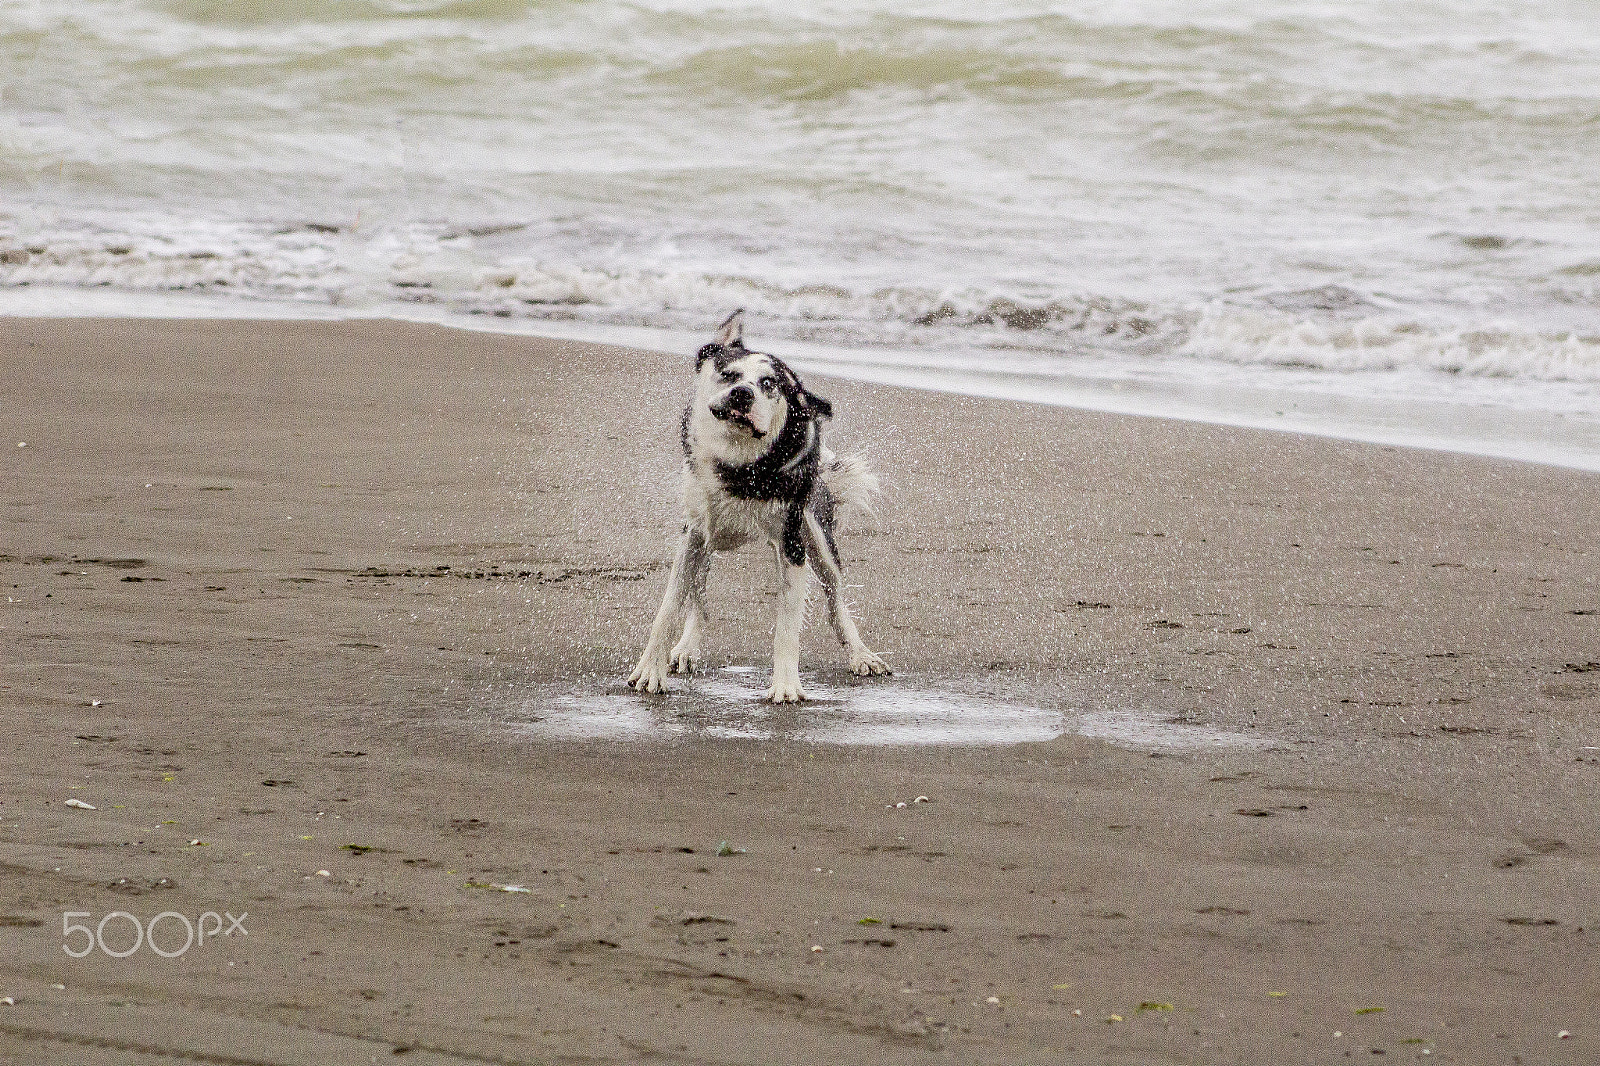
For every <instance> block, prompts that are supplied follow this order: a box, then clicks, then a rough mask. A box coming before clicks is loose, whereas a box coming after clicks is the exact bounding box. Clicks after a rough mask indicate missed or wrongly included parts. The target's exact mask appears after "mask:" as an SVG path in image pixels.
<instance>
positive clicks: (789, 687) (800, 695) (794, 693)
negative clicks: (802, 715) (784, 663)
mask: <svg viewBox="0 0 1600 1066" xmlns="http://www.w3.org/2000/svg"><path fill="white" fill-rule="evenodd" d="M761 698H762V699H764V700H768V701H770V702H772V703H803V702H805V701H806V700H807V699H809V698H810V697H809V696H807V695H806V690H805V689H803V688H801V687H800V679H799V678H798V677H796V678H791V679H789V680H784V681H780V680H779V679H778V678H777V677H774V678H773V679H772V687H771V688H769V689H767V691H766V693H765V694H763V695H762V697H761Z"/></svg>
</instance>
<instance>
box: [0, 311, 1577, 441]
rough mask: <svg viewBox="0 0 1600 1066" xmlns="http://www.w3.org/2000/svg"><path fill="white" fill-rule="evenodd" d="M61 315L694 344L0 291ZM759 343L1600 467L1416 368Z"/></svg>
mask: <svg viewBox="0 0 1600 1066" xmlns="http://www.w3.org/2000/svg"><path fill="white" fill-rule="evenodd" d="M63 305H64V306H65V311H63V310H62V306H63ZM52 308H54V310H53V311H52V310H51V309H52ZM63 314H64V315H65V317H69V318H73V317H82V318H128V319H130V320H135V321H137V320H141V319H150V320H161V319H184V318H200V319H207V320H213V321H249V320H254V319H262V320H266V321H283V322H293V321H311V322H319V321H336V322H366V321H370V322H408V323H412V324H418V325H434V326H440V327H443V328H446V329H459V330H463V331H467V332H483V333H490V334H497V335H504V336H516V337H536V338H543V339H547V340H565V341H577V342H580V343H588V344H609V345H622V346H626V347H633V348H638V349H640V350H645V351H651V352H655V353H658V354H663V355H669V356H670V355H681V354H682V353H686V352H692V351H693V350H694V349H695V347H696V346H697V345H698V344H699V342H700V341H701V340H703V338H702V337H701V336H700V334H699V333H695V332H690V331H682V330H669V329H656V328H649V327H639V326H612V325H605V324H599V323H585V322H576V321H574V322H563V321H559V320H541V319H529V320H514V319H501V318H494V317H491V316H482V315H471V314H466V313H462V312H453V311H449V310H443V309H439V308H429V307H428V306H427V305H406V304H384V305H379V306H376V307H373V308H343V309H342V308H336V307H327V306H324V305H316V304H307V303H297V302H294V301H288V300H277V301H273V300H256V299H254V298H239V297H229V296H221V295H204V296H197V295H194V294H190V293H177V294H174V293H143V292H121V291H118V292H101V291H98V290H94V289H53V288H46V287H33V286H30V287H29V291H26V292H24V291H21V290H17V289H12V290H5V291H0V318H30V317H44V318H50V317H60V316H62V315H63ZM758 343H760V342H759V341H758ZM768 347H769V348H772V349H774V350H776V351H777V352H778V354H780V355H783V356H784V357H785V358H786V359H788V361H790V362H792V363H794V364H795V365H796V366H798V367H801V368H802V369H805V370H807V371H808V372H810V373H816V374H824V375H827V376H829V377H833V378H846V379H849V380H854V381H862V382H868V383H876V384H881V385H895V386H902V387H909V388H917V389H923V390H931V391H937V392H946V393H951V394H955V395H961V396H968V397H979V398H988V399H1001V400H1009V401H1013V402H1019V403H1035V404H1043V405H1048V406H1057V407H1068V408H1073V409H1077V410H1084V411H1096V412H1102V413H1108V414H1123V415H1133V416H1138V417H1147V418H1168V419H1175V420H1179V421H1186V422H1197V423H1201V424H1205V425H1218V426H1230V427H1235V428H1247V429H1263V430H1269V431H1273V432H1282V433H1291V434H1301V435H1306V436H1314V437H1321V438H1326V439H1330V440H1343V441H1353V442H1358V443H1364V444H1375V445H1382V446H1392V447H1401V448H1414V449H1420V450H1426V451H1442V452H1449V453H1454V454H1462V455H1476V456H1484V457H1488V458H1495V459H1507V460H1511V461H1515V462H1525V463H1533V464H1537V465H1544V466H1555V467H1560V468H1563V469H1572V470H1583V471H1587V472H1600V410H1582V409H1570V410H1557V409H1545V408H1538V409H1535V408H1527V407H1517V406H1515V405H1507V404H1505V402H1504V399H1503V398H1502V397H1495V396H1494V395H1492V392H1493V386H1490V385H1487V384H1485V383H1484V382H1482V381H1478V380H1475V379H1465V381H1464V382H1463V381H1461V380H1453V379H1450V378H1447V377H1444V376H1440V377H1437V378H1425V377H1422V376H1419V375H1418V374H1416V373H1415V372H1412V373H1408V374H1399V373H1395V372H1389V373H1388V376H1387V378H1384V379H1380V378H1379V377H1378V376H1377V375H1379V374H1382V373H1383V372H1375V371H1361V372H1347V373H1341V372H1334V371H1319V372H1314V373H1313V372H1309V371H1303V370H1302V371H1293V370H1289V369H1286V368H1273V367H1251V366H1234V365H1227V364H1215V365H1200V364H1195V365H1192V366H1191V365H1188V364H1186V363H1185V362H1184V361H1182V360H1175V359H1170V358H1169V359H1167V360H1165V361H1163V362H1160V363H1149V362H1141V361H1139V360H1137V359H1132V360H1120V361H1119V360H1116V359H1105V358H1098V357H1097V358H1094V359H1089V360H1086V361H1083V362H1081V363H1077V364H1069V363H1067V362H1066V361H1065V360H1061V359H1057V358H1039V357H1021V358H1008V357H1007V356H1005V355H1004V354H1003V353H996V352H989V351H972V352H967V353H959V352H948V351H941V350H918V349H897V348H890V347H881V346H868V347H863V348H856V349H851V348H846V347H842V346H838V345H833V344H817V343H813V342H805V341H790V340H772V341H771V342H770V343H768ZM974 361H982V362H984V363H987V364H988V365H989V367H990V368H991V369H988V370H979V369H974V368H973V367H972V365H971V364H972V363H973V362H974ZM1041 367H1048V372H1041V369H1040V368H1041ZM1369 374H1370V375H1373V376H1371V377H1368V376H1367V375H1369ZM1217 375H1222V380H1221V381H1220V383H1218V382H1217V381H1216V380H1215V379H1216V376H1217ZM1207 378H1211V379H1213V380H1211V381H1209V382H1208V381H1207V380H1206V379H1207ZM1255 378H1261V379H1264V380H1254V379H1255ZM1247 379H1249V380H1247ZM1463 384H1465V385H1469V386H1471V388H1469V389H1467V390H1466V391H1463V392H1462V393H1461V394H1460V395H1457V396H1454V397H1449V396H1445V397H1440V396H1428V395H1423V394H1420V393H1419V392H1418V391H1417V390H1419V389H1426V388H1428V387H1433V388H1439V387H1446V386H1448V387H1453V388H1460V387H1461V386H1462V385H1463ZM1501 387H1502V388H1503V386H1501ZM1519 387H1522V388H1525V389H1526V388H1529V387H1531V388H1534V389H1536V390H1543V391H1544V392H1545V393H1546V394H1547V396H1548V395H1550V394H1553V393H1555V392H1556V391H1557V389H1556V387H1554V386H1553V383H1537V382H1535V383H1522V385H1520V386H1519ZM1408 390H1409V391H1410V392H1411V394H1410V395H1407V394H1406V393H1407V391H1408Z"/></svg>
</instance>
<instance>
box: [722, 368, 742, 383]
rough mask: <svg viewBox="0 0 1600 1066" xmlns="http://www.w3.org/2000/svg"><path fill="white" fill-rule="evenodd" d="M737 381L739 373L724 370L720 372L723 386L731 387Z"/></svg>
mask: <svg viewBox="0 0 1600 1066" xmlns="http://www.w3.org/2000/svg"><path fill="white" fill-rule="evenodd" d="M738 380H739V372H738V371H737V370H724V371H723V372H722V383H723V384H724V385H732V384H733V383H734V382H735V381H738Z"/></svg>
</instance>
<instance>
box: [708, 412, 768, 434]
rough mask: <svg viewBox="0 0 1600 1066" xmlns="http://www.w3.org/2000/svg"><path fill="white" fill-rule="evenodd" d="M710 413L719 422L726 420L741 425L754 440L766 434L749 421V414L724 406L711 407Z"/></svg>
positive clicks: (731, 423)
mask: <svg viewBox="0 0 1600 1066" xmlns="http://www.w3.org/2000/svg"><path fill="white" fill-rule="evenodd" d="M711 415H712V417H713V418H715V419H717V420H718V421H719V422H727V423H729V424H730V425H735V426H740V427H742V428H743V429H744V430H745V432H747V433H749V434H750V435H751V436H752V437H754V438H755V439H756V440H760V439H761V438H762V437H765V436H766V434H765V433H763V432H761V431H760V430H759V429H757V428H756V424H755V423H754V422H752V421H750V416H749V415H747V414H745V413H744V412H743V411H732V410H729V409H728V408H725V407H713V408H712V409H711Z"/></svg>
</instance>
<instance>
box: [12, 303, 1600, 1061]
mask: <svg viewBox="0 0 1600 1066" xmlns="http://www.w3.org/2000/svg"><path fill="white" fill-rule="evenodd" d="M687 363H688V360H687V357H686V358H685V359H683V360H674V359H670V358H666V357H662V356H658V355H653V354H648V353H641V352H636V351H628V350H623V349H617V348H607V347H598V346H588V345H581V344H575V343H567V342H553V341H540V340H532V339H528V338H517V337H505V336H496V335H492V334H479V333H470V332H452V331H447V330H443V329H436V328H429V327H420V326H410V325H404V324H395V323H383V322H352V323H283V322H274V323H219V322H186V321H167V322H128V321H43V320H17V319H10V320H4V321H3V322H0V376H3V380H4V381H5V388H4V389H3V390H0V414H3V421H4V425H5V426H6V433H7V439H6V440H5V441H3V442H0V443H3V445H4V447H3V448H0V464H3V466H0V484H3V486H4V491H3V493H0V582H3V584H4V587H5V595H6V601H5V603H4V605H3V607H4V612H3V614H0V706H3V707H4V708H5V711H6V720H7V721H8V722H9V723H11V725H12V729H11V736H12V741H11V744H10V747H9V750H8V751H7V753H6V754H5V756H4V763H3V765H4V773H0V944H3V949H0V997H7V996H9V997H11V998H12V999H13V1000H14V1001H15V1002H14V1003H13V1004H11V1005H5V1004H0V1057H7V1058H8V1059H13V1060H16V1061H23V1062H34V1061H38V1062H63V1063H68V1062H70V1063H102V1062H104V1063H111V1062H116V1063H121V1062H139V1063H147V1062H148V1063H158V1062H163V1061H171V1060H173V1059H176V1058H181V1059H183V1060H185V1061H199V1062H215V1063H240V1062H244V1063H256V1062H264V1063H318V1064H321V1063H335V1062H341V1063H342V1062H371V1061H388V1060H389V1058H391V1057H392V1056H394V1055H395V1054H397V1053H401V1052H406V1054H405V1055H404V1057H403V1061H406V1062H455V1061H494V1062H530V1063H533V1062H540V1063H544V1062H565V1061H579V1060H582V1061H589V1062H611V1061H634V1060H644V1059H655V1060H661V1061H674V1062H719V1063H721V1062H731V1063H771V1062H838V1063H864V1062H872V1063H895V1062H907V1063H912V1062H916V1063H921V1062H929V1061H948V1062H957V1063H965V1062H985V1063H987V1062H1008V1063H1009V1062H1036V1061H1068V1062H1110V1063H1166V1062H1171V1063H1263V1064H1265V1063H1281V1062H1343V1061H1347V1060H1348V1059H1351V1058H1355V1059H1370V1058H1372V1057H1373V1056H1375V1055H1377V1054H1378V1053H1382V1054H1383V1055H1387V1056H1400V1057H1403V1058H1405V1059H1407V1060H1423V1059H1426V1061H1431V1062H1467V1063H1480V1062H1506V1063H1511V1062H1517V1061H1522V1062H1530V1063H1532V1062H1574V1063H1577V1062H1586V1061H1595V1060H1596V1059H1597V1058H1600V1027H1597V1026H1596V1023H1595V1021H1594V1016H1595V1011H1594V1004H1595V1003H1596V1002H1597V1001H1600V961H1597V958H1600V956H1597V948H1600V902H1597V901H1600V876H1597V872H1600V865H1597V863H1600V819H1597V814H1600V614H1597V613H1596V612H1597V611H1600V554H1597V552H1600V549H1596V547H1595V545H1594V531H1595V530H1596V529H1597V528H1600V477H1597V476H1595V475H1593V474H1585V473H1580V472H1574V471H1567V470H1560V469H1555V468H1544V467H1538V466H1531V465H1521V464H1516V463H1510V462H1503V461H1497V460H1487V459H1475V458H1471V457H1465V456H1459V455H1446V454H1441V453H1431V452H1422V451H1408V450H1403V449H1401V450H1396V449H1390V448H1380V447H1374V446H1368V445H1358V444H1344V443H1339V442H1334V441H1328V440H1318V439H1311V438H1303V437H1295V436H1291V435H1286V434H1273V433H1269V432H1261V431H1251V430H1238V429H1226V428H1220V427H1214V426H1203V425H1197V424H1189V423H1181V422H1168V421H1162V420H1155V419H1141V418H1131V417H1123V416H1114V415H1102V414H1088V413H1083V412H1078V411H1072V410H1067V409H1060V408H1046V407H1030V406H1025V405H1017V404H1009V403H1004V402H999V401H987V400H969V399H963V398H960V397H953V396H944V395H932V394H921V393H916V392H912V391H905V390H898V389H894V388H888V387H876V386H864V385H858V384H852V383H847V382H840V381H825V380H813V381H812V382H811V384H812V385H813V387H814V388H815V390H816V391H818V392H820V393H822V394H823V395H825V396H827V397H828V398H829V399H831V400H832V401H833V402H834V404H835V406H836V408H837V409H838V412H839V416H838V418H837V419H836V421H835V424H834V425H833V427H832V429H831V430H830V434H831V436H830V442H831V443H832V444H833V445H834V446H835V447H836V448H839V449H850V448H852V447H860V448H864V449H866V450H867V451H868V452H869V453H870V454H871V455H872V456H873V457H874V459H875V461H876V462H877V464H878V466H879V467H880V468H881V470H882V472H883V475H884V480H885V484H886V488H887V490H888V492H887V496H886V500H885V505H884V509H883V515H882V518H881V520H880V522H879V523H878V524H877V525H876V526H875V527H869V526H865V525H863V524H862V523H859V522H852V523H849V524H847V526H846V533H845V536H844V537H843V543H842V548H843V551H844V555H845V557H846V564H847V567H848V571H847V572H848V575H849V576H850V578H851V583H852V584H856V583H859V584H860V586H861V587H860V588H858V589H853V590H852V594H853V595H854V597H855V599H856V600H857V602H858V605H859V607H860V612H859V613H860V615H861V620H862V631H863V635H864V636H865V639H866V640H867V642H868V643H869V644H871V645H872V646H873V647H874V649H875V650H878V651H880V652H881V653H883V654H884V655H885V657H886V658H887V659H888V660H889V661H890V662H891V663H892V664H893V666H894V667H895V669H896V674H895V676H894V677H893V678H889V679H882V680H869V681H853V680H851V679H850V678H849V677H848V676H847V675H846V674H845V671H844V659H843V655H842V653H840V652H839V650H838V649H837V646H836V645H834V644H833V641H832V638H831V635H830V634H829V633H828V631H827V628H826V626H823V625H821V624H813V625H811V626H809V627H808V630H807V633H806V638H805V646H804V652H803V659H802V666H803V669H804V670H805V671H806V677H807V679H808V682H809V683H810V684H812V685H814V686H816V687H817V688H818V689H819V691H821V690H826V691H827V694H828V695H829V696H830V698H829V699H828V700H826V701H818V703H817V704H816V705H814V706H807V707H805V708H802V709H799V710H782V711H779V710H769V709H765V708H762V707H761V706H759V705H758V704H755V703H754V702H752V701H751V700H750V699H749V698H748V695H749V693H753V692H755V691H759V688H760V687H761V685H760V682H761V679H762V674H763V672H764V670H765V668H766V665H767V662H768V657H769V656H770V651H771V649H770V627H771V612H772V596H771V592H770V584H771V583H770V579H769V575H768V572H767V571H768V566H769V563H768V561H767V559H766V558H765V556H764V555H763V553H761V552H757V551H753V550H752V551H749V552H746V553H743V554H741V555H737V556H734V557H730V558H726V559H720V560H719V561H718V563H717V565H716V568H715V569H714V571H713V578H712V590H713V592H712V597H711V619H712V621H711V627H710V631H709V636H708V638H707V645H706V651H707V653H708V659H709V662H708V666H709V667H710V672H709V673H708V674H707V676H706V677H704V678H702V679H699V680H697V681H695V682H693V683H691V684H687V685H685V684H682V683H680V684H679V685H678V686H677V687H676V688H675V689H674V691H673V693H672V694H670V695H668V696H666V697H664V698H655V699H648V698H644V697H638V696H633V695H630V694H628V693H626V691H625V690H624V689H623V688H622V687H621V679H622V678H623V676H624V675H625V674H626V673H627V670H628V668H629V666H631V665H632V662H633V660H634V659H635V657H636V656H637V654H638V650H639V647H640V646H641V644H642V642H643V639H644V636H645V633H646V630H647V627H648V625H649V621H650V618H651V615H652V613H653V611H654V609H655V606H656V602H657V600H658V598H659V596H660V592H661V587H662V584H663V581H664V577H665V573H664V568H665V565H666V563H667V561H668V559H669V558H670V550H671V549H670V537H671V534H672V531H673V529H674V517H673V506H674V505H673V502H672V499H671V489H672V485H673V480H674V470H675V466H676V450H675V449H676V442H675V434H676V419H677V414H678V411H679V410H680V406H681V403H682V397H683V396H684V395H685V394H686V392H687V391H688V380H689V379H688V369H687ZM18 442H25V443H26V445H27V446H26V447H17V446H16V445H17V443H18ZM573 723H579V725H580V726H581V725H583V723H589V725H588V726H586V727H584V728H574V725H573ZM1019 723H1020V724H1019ZM1019 730H1020V732H1019ZM952 734H957V735H952ZM977 741H983V743H977ZM919 797H926V798H927V802H917V800H918V798H919ZM68 799H75V800H78V801H79V802H80V803H84V804H87V805H89V806H92V807H94V808H95V809H94V810H86V809H82V808H76V807H68V806H66V805H65V803H66V801H67V800H68ZM901 804H904V806H901ZM724 843H726V847H723V846H722V845H723V844H724ZM69 911H70V912H88V916H87V917H80V918H73V919H68V920H69V921H76V922H90V923H98V922H99V921H100V920H101V919H102V918H103V917H104V916H105V915H106V914H108V913H110V912H113V911H124V912H127V913H128V914H130V915H133V916H134V917H137V918H138V919H140V921H141V922H146V923H147V922H148V921H149V920H150V919H151V918H153V917H155V916H156V915H158V914H161V913H163V912H173V913H175V914H181V915H184V916H186V917H188V918H190V919H194V918H195V917H197V916H198V915H201V914H202V913H204V912H208V911H214V912H219V913H220V912H228V913H230V914H232V915H239V914H241V913H245V912H247V913H248V918H247V919H246V921H245V926H246V928H247V929H248V935H237V934H236V935H234V936H231V937H216V936H213V937H211V938H210V939H208V940H207V941H206V942H205V943H204V944H203V945H194V946H192V947H191V948H190V949H189V950H187V951H185V952H183V953H182V954H181V955H178V956H177V957H174V958H164V957H162V956H160V955H157V954H154V953H153V952H152V951H151V950H149V947H148V945H146V946H143V947H141V948H140V949H139V950H137V951H135V952H134V953H133V954H131V955H129V956H128V957H127V958H122V959H118V958H113V957H110V956H109V955H107V954H105V953H104V952H102V951H100V950H98V949H97V950H95V951H94V952H92V953H91V954H90V955H88V956H87V957H85V958H82V959H75V958H70V957H68V956H67V955H66V954H65V953H64V952H63V950H62V947H63V935H62V929H63V917H62V915H63V912H69ZM104 934H105V939H106V940H107V941H108V942H109V946H110V947H111V948H112V949H113V950H118V949H124V948H126V947H127V945H128V944H129V943H131V941H132V929H131V926H130V925H129V924H128V922H127V921H126V920H125V919H121V918H118V919H115V920H113V921H112V922H111V924H109V925H107V926H106V927H105V930H104ZM158 936H159V937H160V941H159V943H160V945H161V946H162V947H163V948H164V949H166V950H168V951H169V952H171V951H174V950H175V949H176V948H177V947H178V946H180V945H181V944H182V942H183V929H182V927H181V924H180V923H179V922H178V920H177V919H175V918H168V919H164V920H163V922H162V924H161V926H160V928H159V931H158ZM81 942H82V941H81V937H74V938H72V939H70V940H68V943H69V944H71V945H73V946H74V947H76V946H77V945H78V944H80V943H81ZM819 949H820V950H819ZM1378 1008H1382V1009H1381V1010H1380V1009H1378ZM1562 1032H1566V1033H1567V1034H1569V1035H1568V1036H1567V1037H1566V1038H1565V1039H1562V1038H1560V1037H1559V1035H1558V1034H1561V1033H1562ZM397 1061H401V1060H397ZM1385 1061H1391V1060H1388V1059H1386V1060H1385Z"/></svg>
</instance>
